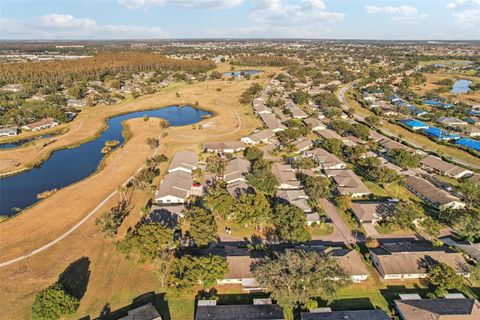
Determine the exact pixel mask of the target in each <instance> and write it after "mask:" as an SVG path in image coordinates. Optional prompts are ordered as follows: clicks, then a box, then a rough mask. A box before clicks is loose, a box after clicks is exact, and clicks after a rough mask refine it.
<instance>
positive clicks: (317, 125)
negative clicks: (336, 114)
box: [303, 118, 327, 131]
mask: <svg viewBox="0 0 480 320" xmlns="http://www.w3.org/2000/svg"><path fill="white" fill-rule="evenodd" d="M303 122H304V123H305V124H306V125H307V126H310V127H311V128H312V130H313V131H320V130H325V129H326V128H327V127H326V126H325V124H324V123H323V122H322V121H320V120H318V119H315V118H307V119H304V120H303Z"/></svg>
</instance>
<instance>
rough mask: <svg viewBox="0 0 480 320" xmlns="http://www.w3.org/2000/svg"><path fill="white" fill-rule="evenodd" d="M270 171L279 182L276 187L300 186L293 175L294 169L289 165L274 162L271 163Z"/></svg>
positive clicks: (285, 188) (281, 188) (288, 188)
mask: <svg viewBox="0 0 480 320" xmlns="http://www.w3.org/2000/svg"><path fill="white" fill-rule="evenodd" d="M272 173H273V174H274V175H275V177H277V180H278V182H279V186H278V189H280V190H291V189H301V188H302V185H301V184H300V181H298V180H297V177H296V175H295V169H293V168H292V166H291V165H289V164H282V163H278V162H275V163H274V164H272Z"/></svg>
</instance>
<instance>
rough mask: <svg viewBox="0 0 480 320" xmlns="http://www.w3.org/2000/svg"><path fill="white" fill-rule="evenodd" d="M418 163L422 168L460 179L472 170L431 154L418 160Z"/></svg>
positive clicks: (468, 174) (470, 173)
mask: <svg viewBox="0 0 480 320" xmlns="http://www.w3.org/2000/svg"><path fill="white" fill-rule="evenodd" d="M420 164H421V166H422V167H423V168H424V169H427V170H429V171H432V172H435V173H438V174H441V175H444V176H449V177H452V178H455V179H460V178H463V177H466V176H470V175H472V171H470V170H467V169H464V168H461V167H459V166H456V165H454V164H452V163H449V162H447V161H443V160H442V159H440V158H438V157H435V156H431V155H428V156H426V157H425V158H423V159H422V160H420Z"/></svg>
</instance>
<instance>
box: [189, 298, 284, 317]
mask: <svg viewBox="0 0 480 320" xmlns="http://www.w3.org/2000/svg"><path fill="white" fill-rule="evenodd" d="M238 319H242V320H284V319H285V317H284V316H283V310H282V308H281V307H280V306H278V305H276V304H272V302H271V300H269V299H258V300H257V299H254V301H253V304H249V305H217V301H216V300H207V301H205V300H199V301H198V306H197V312H196V313H195V320H238Z"/></svg>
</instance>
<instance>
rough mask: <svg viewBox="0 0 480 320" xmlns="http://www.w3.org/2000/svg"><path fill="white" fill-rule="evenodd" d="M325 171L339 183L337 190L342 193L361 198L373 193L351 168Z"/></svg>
mask: <svg viewBox="0 0 480 320" xmlns="http://www.w3.org/2000/svg"><path fill="white" fill-rule="evenodd" d="M324 171H325V174H326V175H327V177H330V178H332V179H333V181H334V182H335V184H336V185H337V192H338V193H339V194H341V195H349V196H351V197H352V198H359V197H363V196H366V195H369V194H371V193H372V192H371V191H370V189H368V188H367V186H366V185H365V184H364V183H363V181H362V180H361V179H360V178H359V177H358V176H357V175H356V174H355V173H354V172H353V171H352V170H350V169H342V170H324Z"/></svg>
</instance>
